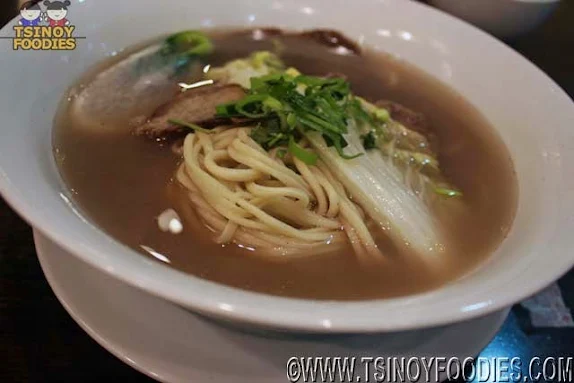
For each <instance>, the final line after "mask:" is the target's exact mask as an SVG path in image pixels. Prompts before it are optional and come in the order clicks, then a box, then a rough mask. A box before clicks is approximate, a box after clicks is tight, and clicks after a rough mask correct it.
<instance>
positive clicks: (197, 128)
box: [167, 119, 212, 134]
mask: <svg viewBox="0 0 574 383" xmlns="http://www.w3.org/2000/svg"><path fill="white" fill-rule="evenodd" d="M167 122H169V123H170V124H174V125H178V126H183V127H184V128H189V129H191V130H194V131H197V132H202V133H207V134H211V133H212V131H211V130H209V129H205V128H202V127H201V126H199V125H196V124H192V123H191V122H186V121H181V120H173V119H172V120H168V121H167Z"/></svg>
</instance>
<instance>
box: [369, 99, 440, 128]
mask: <svg viewBox="0 0 574 383" xmlns="http://www.w3.org/2000/svg"><path fill="white" fill-rule="evenodd" d="M375 105H377V106H378V107H381V108H385V109H386V110H388V111H389V113H390V114H391V118H392V119H393V120H395V121H398V122H400V123H401V124H403V125H404V126H406V127H407V128H409V129H411V130H414V131H416V132H419V133H421V134H424V135H427V134H428V133H429V125H428V121H427V118H426V117H425V116H424V114H421V113H417V112H415V111H413V110H411V109H409V108H407V107H405V106H403V105H401V104H398V103H396V102H393V101H388V100H379V101H377V102H376V103H375Z"/></svg>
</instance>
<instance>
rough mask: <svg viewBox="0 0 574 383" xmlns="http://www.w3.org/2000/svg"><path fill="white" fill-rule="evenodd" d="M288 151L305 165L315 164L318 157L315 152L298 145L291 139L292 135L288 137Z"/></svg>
mask: <svg viewBox="0 0 574 383" xmlns="http://www.w3.org/2000/svg"><path fill="white" fill-rule="evenodd" d="M289 153H291V154H292V155H293V156H294V157H296V158H298V159H300V160H301V161H303V162H304V163H305V164H307V165H315V164H316V163H317V160H318V159H319V157H318V156H317V155H316V154H315V153H313V152H309V151H307V150H305V149H303V148H302V147H301V146H299V144H297V143H296V142H295V140H294V139H293V136H291V137H289Z"/></svg>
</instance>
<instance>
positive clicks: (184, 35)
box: [165, 31, 213, 56]
mask: <svg viewBox="0 0 574 383" xmlns="http://www.w3.org/2000/svg"><path fill="white" fill-rule="evenodd" d="M165 46H166V51H167V52H169V53H183V54H186V55H190V56H193V55H197V56H206V55H208V54H210V53H211V52H213V43H212V42H211V40H210V39H209V38H208V37H207V36H206V35H205V34H203V33H202V32H199V31H183V32H179V33H175V34H173V35H171V36H169V37H168V38H167V39H166V40H165Z"/></svg>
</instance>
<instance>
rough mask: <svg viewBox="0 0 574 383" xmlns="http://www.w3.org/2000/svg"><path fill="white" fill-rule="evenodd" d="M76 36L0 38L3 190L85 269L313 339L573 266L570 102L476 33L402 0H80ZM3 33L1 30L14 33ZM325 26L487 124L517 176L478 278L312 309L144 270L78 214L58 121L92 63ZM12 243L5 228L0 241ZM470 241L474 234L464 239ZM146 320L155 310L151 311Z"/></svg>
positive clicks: (480, 301)
mask: <svg viewBox="0 0 574 383" xmlns="http://www.w3.org/2000/svg"><path fill="white" fill-rule="evenodd" d="M67 18H68V19H69V20H70V21H71V22H72V23H73V24H74V25H76V26H77V31H76V34H77V35H78V36H85V37H86V39H85V40H81V41H79V44H78V48H77V50H75V51H73V52H22V51H13V50H12V47H11V44H10V42H9V41H0V44H1V45H0V51H1V57H2V69H3V70H2V71H1V72H0V114H1V115H2V125H1V129H2V138H1V139H0V192H1V193H2V195H3V196H4V197H5V198H6V200H7V201H8V202H9V203H10V204H11V205H12V206H13V207H14V208H15V209H16V210H17V211H18V213H19V214H21V215H22V217H24V218H25V219H26V220H27V221H28V222H29V223H30V224H32V225H33V226H34V227H35V228H37V229H38V230H40V231H41V232H42V233H44V234H45V235H46V236H47V237H49V238H50V239H51V240H53V241H55V242H56V243H57V244H59V245H61V246H62V247H64V248H65V249H66V250H68V251H70V252H71V253H72V254H74V255H76V256H77V257H79V258H80V259H83V260H84V261H86V262H88V263H89V264H91V265H93V266H95V267H97V268H99V269H101V270H103V271H105V272H107V273H109V274H111V275H112V276H114V277H116V278H118V279H120V280H123V281H125V282H127V283H129V284H131V285H133V286H136V287H139V288H141V289H144V290H145V291H148V292H150V293H152V294H155V295H157V296H160V297H163V298H165V299H167V300H169V301H172V302H175V303H177V304H180V305H182V306H185V307H187V308H189V309H191V310H193V311H196V312H200V313H203V314H206V315H209V316H212V317H217V318H221V319H225V320H230V321H234V322H236V323H242V324H248V325H254V326H264V327H271V328H276V329H283V330H293V331H311V332H371V331H396V330H406V329H413V328H421V327H427V326H433V325H439V324H447V323H452V322H457V321H462V320H465V319H470V318H473V317H477V316H481V315H484V314H486V313H490V312H493V311H495V310H499V309H501V308H504V307H507V306H509V305H512V304H513V303H515V302H517V301H519V300H521V299H523V298H526V297H527V296H529V295H531V294H533V293H536V292H537V291H538V290H540V289H542V288H543V287H545V286H546V285H548V284H550V283H551V282H553V281H554V280H556V279H557V278H558V277H560V276H561V275H562V274H563V273H565V272H566V271H567V270H568V269H569V268H570V267H571V266H572V265H573V263H574V252H573V251H572V250H573V248H574V246H573V245H574V236H573V235H572V231H573V229H574V214H572V213H573V212H574V194H573V193H572V191H573V190H574V177H572V174H574V173H573V171H572V164H573V163H574V130H572V129H571V126H572V121H574V104H572V102H571V101H570V99H569V98H568V97H567V96H566V95H565V93H564V92H563V91H562V90H561V89H560V88H559V87H558V86H556V85H555V84H554V83H553V82H552V81H551V80H550V79H549V78H548V77H547V76H546V75H545V74H543V73H542V72H541V71H540V70H538V69H537V68H536V67H535V66H534V65H532V64H531V63H529V62H528V61H526V60H525V59H524V58H522V57H521V56H519V55H518V54H517V53H515V52H513V51H512V50H510V49H509V48H507V47H506V46H505V45H503V44H501V43H500V42H498V41H497V40H495V39H493V38H491V37H490V36H488V35H486V34H484V33H483V32H480V31H479V30H477V29H476V28H473V27H470V26H469V25H467V24H465V23H463V22H461V21H459V20H457V19H454V18H452V17H450V16H448V15H446V14H444V13H441V12H438V11H436V10H433V9H431V8H430V7H427V6H422V5H420V4H417V3H413V2H410V1H402V0H361V1H356V2H354V3H353V6H349V3H348V1H347V0H315V1H312V0H276V1H267V0H211V1H199V0H197V1H192V0H173V1H166V2H162V5H161V6H157V1H156V0H154V1H152V0H140V1H138V3H137V6H136V5H135V4H134V3H133V2H126V1H123V2H117V1H115V0H98V1H95V0H78V1H75V2H74V3H73V4H72V6H71V7H70V12H69V15H68V17H67ZM12 25H13V23H12V24H10V25H8V26H7V27H5V28H4V29H3V30H2V31H1V35H2V36H8V35H11V34H12V33H13V32H12V29H11V28H12ZM250 25H252V26H261V25H263V26H269V25H272V26H277V27H286V28H291V29H298V28H319V27H329V28H335V29H339V30H341V31H343V32H344V33H346V34H348V35H349V36H350V37H352V38H354V39H356V40H357V41H359V42H360V43H362V44H365V45H369V46H371V47H374V48H376V49H379V50H384V51H387V52H390V53H392V54H394V55H396V56H398V57H400V58H402V59H404V60H406V61H408V62H410V63H413V64H415V65H416V66H418V67H419V68H421V69H422V70H424V71H426V72H428V73H430V74H432V75H433V76H435V77H437V78H439V79H440V80H442V81H443V82H445V83H447V84H448V85H450V86H451V87H452V88H454V89H455V90H457V91H458V92H460V93H461V94H462V95H464V96H465V97H466V98H467V99H468V100H470V101H471V102H472V103H473V104H474V105H475V106H476V107H477V108H478V109H479V110H481V111H482V112H483V113H484V115H486V116H487V118H488V119H489V120H490V121H491V123H492V124H493V125H494V126H495V127H497V129H498V130H499V132H500V135H501V137H502V139H503V140H504V141H505V142H506V144H507V145H508V148H509V150H510V152H511V155H512V157H513V159H514V162H515V165H516V170H517V173H518V179H519V187H520V198H519V207H518V213H517V217H516V222H515V224H514V226H513V229H512V231H511V233H510V235H509V237H508V238H507V239H506V240H505V241H504V243H503V244H502V245H501V246H500V248H499V249H498V250H497V251H496V252H495V253H494V254H493V256H492V257H491V258H490V259H489V260H488V261H486V262H485V263H484V264H483V265H482V266H481V267H480V268H478V269H477V270H476V271H474V272H473V273H471V274H470V275H467V276H466V277H464V278H462V279H460V280H458V281H456V282H454V283H451V284H449V285H447V286H444V287H443V288H440V289H438V290H435V291H430V292H427V293H424V294H420V295H414V296H408V297H404V298H397V299H389V300H377V301H369V302H349V303H338V302H315V301H306V300H297V299H286V298H278V297H273V296H265V295H260V294H256V293H251V292H245V291H242V290H237V289H233V288H229V287H225V286H222V285H219V284H215V283H212V282H208V281H205V280H202V279H199V278H196V277H191V276H188V275H186V274H183V273H180V272H178V271H175V270H172V269H170V268H168V267H166V266H163V265H161V264H159V263H157V262H154V261H151V260H148V259H146V258H145V257H142V256H141V255H139V254H137V253H135V252H133V251H131V250H129V249H127V248H126V247H124V246H123V245H121V244H120V243H118V242H116V241H114V240H113V239H112V238H110V237H108V236H107V235H105V234H104V233H103V232H102V231H100V230H99V229H98V228H97V227H95V226H93V225H91V224H90V223H89V221H87V220H86V219H85V218H83V217H82V216H81V215H79V214H77V212H75V211H74V208H73V205H72V204H71V203H70V197H69V195H70V193H69V192H68V190H67V189H66V188H65V187H64V186H63V184H62V182H61V180H60V177H59V175H58V171H57V169H56V165H55V162H54V160H53V157H52V147H51V130H52V120H53V117H54V112H55V110H56V107H57V105H58V102H59V101H60V97H61V95H62V94H63V92H64V91H65V90H66V88H67V87H68V86H69V85H70V84H71V83H72V82H73V81H74V79H76V78H77V77H78V76H79V75H80V74H81V73H82V72H84V71H85V70H86V69H87V68H88V67H89V66H91V65H92V64H94V63H96V62H98V61H99V60H101V59H103V58H105V57H106V56H109V55H111V54H114V52H116V51H118V50H121V49H123V48H125V47H127V46H129V45H131V44H133V43H136V42H139V41H142V40H145V39H148V38H151V37H153V36H156V35H159V34H164V33H168V32H173V31H177V30H180V29H185V28H198V27H212V26H213V27H216V26H217V27H221V26H243V27H245V26H250ZM3 235H10V233H3ZM469 235H470V234H469ZM150 315H153V313H150Z"/></svg>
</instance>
